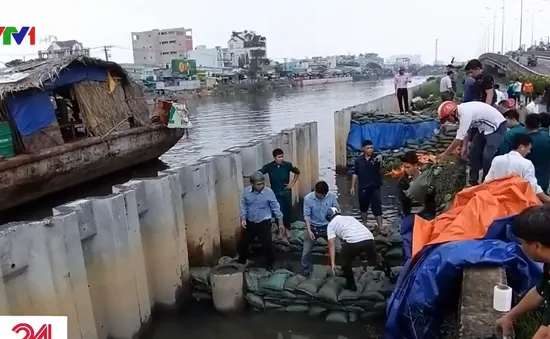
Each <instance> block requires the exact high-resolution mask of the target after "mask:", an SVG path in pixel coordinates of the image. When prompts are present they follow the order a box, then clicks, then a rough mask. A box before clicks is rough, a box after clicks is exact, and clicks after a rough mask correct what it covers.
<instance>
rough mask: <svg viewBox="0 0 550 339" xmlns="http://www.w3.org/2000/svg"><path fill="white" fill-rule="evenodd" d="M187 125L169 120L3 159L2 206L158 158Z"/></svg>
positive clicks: (0, 170)
mask: <svg viewBox="0 0 550 339" xmlns="http://www.w3.org/2000/svg"><path fill="white" fill-rule="evenodd" d="M183 134H184V130H183V129H168V128H166V127H165V126H163V125H155V126H151V127H138V128H134V129H130V130H125V131H120V132H115V133H112V134H110V135H109V136H107V137H105V138H103V139H102V138H99V137H94V138H86V139H84V140H81V141H78V142H73V143H68V144H64V145H61V146H57V147H53V148H50V149H47V150H44V151H42V152H39V153H36V154H27V155H20V156H17V157H15V158H11V159H7V160H5V161H1V162H0V211H2V210H6V209H8V208H12V207H15V206H17V205H20V204H22V203H25V202H29V201H32V200H35V199H38V198H40V197H43V196H45V195H48V194H50V193H53V192H57V191H61V190H63V189H66V188H69V187H72V186H75V185H78V184H82V183H85V182H87V181H90V180H92V179H96V178H99V177H101V176H105V175H108V174H110V173H113V172H116V171H119V170H122V169H124V168H128V167H131V166H135V165H138V164H140V163H144V162H147V161H150V160H153V159H156V158H158V157H159V156H161V155H162V154H163V153H165V152H166V151H168V150H169V149H170V148H171V147H172V146H174V145H175V144H176V143H177V142H178V140H180V139H181V137H182V136H183Z"/></svg>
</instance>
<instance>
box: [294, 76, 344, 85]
mask: <svg viewBox="0 0 550 339" xmlns="http://www.w3.org/2000/svg"><path fill="white" fill-rule="evenodd" d="M351 81H353V77H341V78H327V79H305V80H302V86H314V85H328V84H339V83H342V82H351Z"/></svg>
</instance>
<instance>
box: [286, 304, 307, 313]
mask: <svg viewBox="0 0 550 339" xmlns="http://www.w3.org/2000/svg"><path fill="white" fill-rule="evenodd" d="M285 310H286V311H287V312H308V311H309V307H308V306H307V305H300V304H295V305H289V306H287V307H286V308H285Z"/></svg>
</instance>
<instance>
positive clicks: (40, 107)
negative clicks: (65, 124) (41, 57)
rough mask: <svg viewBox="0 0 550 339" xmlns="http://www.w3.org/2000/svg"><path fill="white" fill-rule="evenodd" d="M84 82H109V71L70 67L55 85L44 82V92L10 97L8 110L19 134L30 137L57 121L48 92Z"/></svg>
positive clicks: (60, 75)
mask: <svg viewBox="0 0 550 339" xmlns="http://www.w3.org/2000/svg"><path fill="white" fill-rule="evenodd" d="M84 80H92V81H102V82H104V81H106V80H107V70H106V69H105V68H100V67H86V66H69V67H67V68H65V69H64V70H63V71H61V73H60V74H59V77H58V78H56V79H55V80H54V82H53V83H52V82H51V81H49V80H48V81H46V82H44V84H43V86H44V91H38V90H35V89H32V90H28V91H24V92H18V93H16V94H15V95H14V96H10V97H8V99H7V104H8V110H9V112H10V113H11V114H12V116H13V119H14V121H15V125H16V126H17V129H18V130H19V133H21V135H22V136H28V135H31V134H33V133H35V132H38V131H40V130H41V129H43V128H45V127H47V126H49V125H50V124H51V123H53V122H54V121H55V119H56V118H55V111H54V107H53V105H52V103H51V101H50V97H49V96H48V92H49V91H51V90H53V89H55V88H58V87H61V86H65V85H69V84H76V83H79V82H81V81H84Z"/></svg>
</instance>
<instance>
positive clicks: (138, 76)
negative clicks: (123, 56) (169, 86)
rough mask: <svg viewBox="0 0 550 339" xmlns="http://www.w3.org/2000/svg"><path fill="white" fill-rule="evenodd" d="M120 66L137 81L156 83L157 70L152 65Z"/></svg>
mask: <svg viewBox="0 0 550 339" xmlns="http://www.w3.org/2000/svg"><path fill="white" fill-rule="evenodd" d="M120 66H121V67H122V68H123V69H124V70H125V71H126V72H127V73H128V75H129V76H130V77H131V78H132V79H134V80H136V81H139V80H151V81H156V80H157V76H156V75H155V68H156V67H153V66H150V65H143V64H120Z"/></svg>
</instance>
